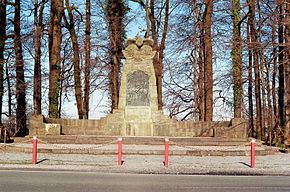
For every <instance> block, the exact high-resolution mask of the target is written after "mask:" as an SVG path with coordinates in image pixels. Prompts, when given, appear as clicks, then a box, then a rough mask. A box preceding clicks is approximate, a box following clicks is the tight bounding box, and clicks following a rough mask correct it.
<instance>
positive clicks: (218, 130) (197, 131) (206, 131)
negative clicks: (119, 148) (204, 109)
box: [29, 115, 247, 138]
mask: <svg viewBox="0 0 290 192" xmlns="http://www.w3.org/2000/svg"><path fill="white" fill-rule="evenodd" d="M108 122H110V123H108ZM51 125H54V126H55V125H59V128H60V131H58V129H59V128H58V127H57V126H56V128H55V129H53V130H50V131H49V130H47V129H46V128H45V127H51ZM108 125H110V126H108ZM134 125H135V123H134ZM139 126H140V127H139V129H140V128H144V127H145V126H150V124H146V123H143V124H142V123H140V124H139ZM135 131H136V130H135ZM29 133H30V135H57V134H58V135H60V134H62V135H96V136H135V135H138V134H136V133H134V127H131V130H127V132H126V133H123V132H122V122H120V121H118V119H117V118H113V117H112V116H110V115H109V116H107V117H105V118H101V119H100V120H86V119H53V118H43V116H32V117H31V118H30V120H29ZM152 136H168V137H224V138H246V137H247V123H246V122H245V120H243V119H232V121H220V122H194V121H177V120H175V119H170V118H168V119H167V120H166V121H160V122H154V123H153V135H152Z"/></svg>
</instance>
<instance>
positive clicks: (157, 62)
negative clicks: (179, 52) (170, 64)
mask: <svg viewBox="0 0 290 192" xmlns="http://www.w3.org/2000/svg"><path fill="white" fill-rule="evenodd" d="M150 22H151V33H152V39H153V42H154V43H153V50H155V51H156V53H157V54H156V55H155V57H154V58H153V66H154V70H155V77H156V86H157V101H158V109H159V110H162V107H163V102H162V68H163V66H162V63H160V60H159V58H160V57H159V56H158V55H159V44H158V39H157V35H158V34H157V27H156V22H155V5H154V0H150Z"/></svg>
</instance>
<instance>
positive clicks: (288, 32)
mask: <svg viewBox="0 0 290 192" xmlns="http://www.w3.org/2000/svg"><path fill="white" fill-rule="evenodd" d="M285 40H286V47H288V48H289V46H290V0H286V8H285ZM286 62H287V64H285V85H286V87H285V113H286V116H285V117H286V118H285V125H284V130H283V131H284V143H286V142H287V139H288V136H290V135H289V131H290V64H289V62H290V50H289V49H287V51H286Z"/></svg>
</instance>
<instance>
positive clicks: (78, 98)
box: [64, 0, 84, 119]
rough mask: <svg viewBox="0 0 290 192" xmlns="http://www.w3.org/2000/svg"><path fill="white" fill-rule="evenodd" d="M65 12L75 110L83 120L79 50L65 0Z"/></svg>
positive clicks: (70, 8) (70, 11)
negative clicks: (70, 49) (70, 48)
mask: <svg viewBox="0 0 290 192" xmlns="http://www.w3.org/2000/svg"><path fill="white" fill-rule="evenodd" d="M65 5H66V10H67V12H68V17H69V22H68V21H67V19H66V16H65V15H64V21H65V24H66V27H67V29H68V30H69V33H70V37H71V42H72V46H73V66H74V87H75V98H76V102H77V109H78V115H79V119H83V116H84V109H83V96H82V82H81V69H80V48H79V43H78V36H77V34H76V31H75V24H74V23H75V21H74V16H73V13H72V7H71V5H70V3H69V0H65Z"/></svg>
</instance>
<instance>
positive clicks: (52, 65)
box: [48, 0, 64, 118]
mask: <svg viewBox="0 0 290 192" xmlns="http://www.w3.org/2000/svg"><path fill="white" fill-rule="evenodd" d="M63 8H64V7H63V1H58V0H51V9H50V29H49V45H48V47H49V69H50V71H49V94H48V97H49V117H54V118H57V117H59V113H58V106H59V90H60V65H61V55H60V52H61V37H62V36H61V34H62V32H61V31H62V30H61V20H62V17H63Z"/></svg>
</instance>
